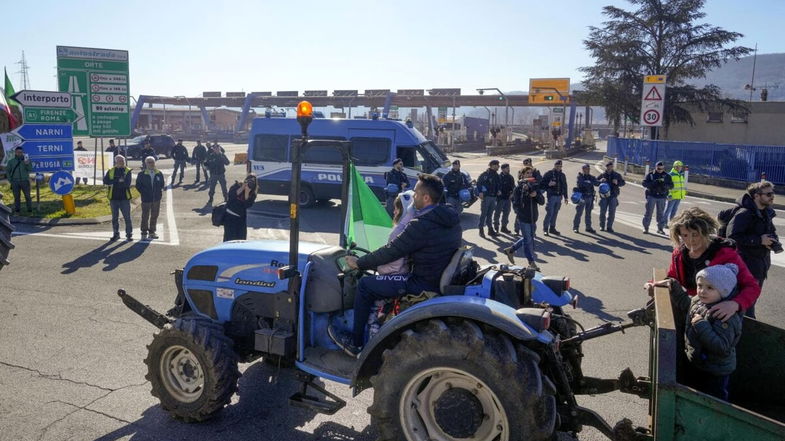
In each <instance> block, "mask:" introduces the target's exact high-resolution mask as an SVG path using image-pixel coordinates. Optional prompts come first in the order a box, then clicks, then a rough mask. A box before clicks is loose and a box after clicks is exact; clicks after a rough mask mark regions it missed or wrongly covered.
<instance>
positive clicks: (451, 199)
mask: <svg viewBox="0 0 785 441" xmlns="http://www.w3.org/2000/svg"><path fill="white" fill-rule="evenodd" d="M442 182H444V188H445V190H447V203H448V204H450V205H452V207H453V208H454V209H455V210H456V211H458V213H461V212H462V211H463V205H462V201H461V194H460V193H461V190H465V189H468V188H469V187H471V183H470V182H469V178H468V177H467V176H466V175H465V174H463V172H462V171H461V161H459V160H457V159H456V160H455V161H453V162H452V169H451V170H450V171H449V172H447V174H445V175H444V177H442Z"/></svg>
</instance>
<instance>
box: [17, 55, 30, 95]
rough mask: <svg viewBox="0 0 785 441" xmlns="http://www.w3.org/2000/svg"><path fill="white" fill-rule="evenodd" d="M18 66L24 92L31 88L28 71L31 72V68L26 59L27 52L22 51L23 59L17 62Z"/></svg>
mask: <svg viewBox="0 0 785 441" xmlns="http://www.w3.org/2000/svg"><path fill="white" fill-rule="evenodd" d="M16 64H18V65H19V72H17V73H18V74H20V75H19V76H20V80H21V81H20V82H21V83H22V90H25V89H29V88H30V77H29V75H28V71H29V70H30V66H29V65H28V64H27V59H26V58H25V51H22V59H21V60H19V61H17V62H16Z"/></svg>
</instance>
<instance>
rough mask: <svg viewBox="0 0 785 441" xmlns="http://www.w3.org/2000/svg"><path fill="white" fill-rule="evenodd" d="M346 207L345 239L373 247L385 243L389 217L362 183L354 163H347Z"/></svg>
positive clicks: (388, 230) (387, 234) (362, 246)
mask: <svg viewBox="0 0 785 441" xmlns="http://www.w3.org/2000/svg"><path fill="white" fill-rule="evenodd" d="M347 199H348V200H347V207H348V209H347V210H346V223H345V228H346V242H347V244H351V243H352V242H354V243H355V244H356V245H357V246H358V247H360V248H365V249H366V250H370V251H373V250H375V249H378V248H381V247H383V246H385V245H387V240H388V238H389V236H390V232H391V231H392V219H390V216H389V215H388V214H387V211H386V210H385V209H384V207H382V204H381V202H379V199H377V198H376V195H375V194H373V191H371V189H370V187H368V184H366V183H365V180H364V179H363V177H362V175H360V172H358V171H357V168H355V166H354V164H351V163H350V164H349V195H348V198H347Z"/></svg>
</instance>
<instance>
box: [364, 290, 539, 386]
mask: <svg viewBox="0 0 785 441" xmlns="http://www.w3.org/2000/svg"><path fill="white" fill-rule="evenodd" d="M456 317H457V318H464V319H469V320H473V321H475V322H477V323H479V324H482V325H487V326H490V327H493V328H496V329H498V330H499V331H500V332H503V333H505V334H507V335H509V336H510V337H511V338H513V339H516V340H520V341H535V340H536V341H540V342H541V343H543V344H549V343H551V342H552V341H553V335H552V334H551V333H550V332H548V331H543V332H537V331H536V330H535V329H533V328H532V327H530V326H528V325H527V324H525V323H523V322H522V321H521V320H520V319H519V318H518V317H517V316H516V315H515V310H514V309H512V308H511V307H509V306H507V305H505V304H503V303H501V302H497V301H495V300H491V299H486V298H483V297H474V296H440V297H435V298H433V299H430V300H427V301H425V302H422V303H418V304H417V305H414V306H412V307H411V308H409V309H407V310H405V311H404V312H402V313H401V314H399V315H397V316H396V317H395V318H393V319H392V320H391V321H389V322H387V323H385V324H384V326H382V327H381V329H380V330H379V333H378V334H376V335H375V336H374V337H373V339H372V340H371V341H369V342H368V344H367V345H366V347H365V348H363V351H362V353H360V357H359V359H358V360H357V365H356V367H355V370H354V375H353V377H352V385H353V387H354V393H355V395H356V394H358V393H360V392H361V391H362V390H363V389H365V388H367V387H370V382H369V381H368V380H369V379H370V378H371V376H373V375H374V374H375V373H376V372H377V371H378V370H379V367H380V366H381V363H382V354H383V353H384V351H385V350H386V349H388V348H390V347H392V346H394V345H395V344H396V343H397V341H398V337H399V335H400V334H401V333H402V332H403V331H405V330H407V329H409V328H411V327H412V326H414V325H415V324H416V323H419V322H422V321H426V320H430V319H434V318H456Z"/></svg>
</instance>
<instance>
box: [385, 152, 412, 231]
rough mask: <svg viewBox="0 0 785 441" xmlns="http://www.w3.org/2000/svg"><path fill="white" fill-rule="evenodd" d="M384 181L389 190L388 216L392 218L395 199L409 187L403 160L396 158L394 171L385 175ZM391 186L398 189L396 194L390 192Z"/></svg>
mask: <svg viewBox="0 0 785 441" xmlns="http://www.w3.org/2000/svg"><path fill="white" fill-rule="evenodd" d="M384 180H385V188H386V189H387V204H386V208H387V214H389V215H390V217H391V218H392V216H393V205H395V198H396V197H398V193H400V192H402V191H404V190H405V189H406V187H407V186H408V185H409V179H408V178H407V177H406V173H404V172H403V160H402V159H401V158H395V161H393V167H392V169H390V171H388V172H387V173H385V174H384ZM391 185H394V186H395V188H396V190H395V191H394V192H393V191H391V190H390V189H392V187H390V186H391Z"/></svg>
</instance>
